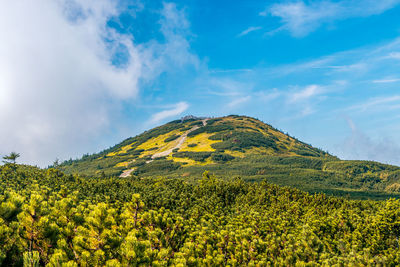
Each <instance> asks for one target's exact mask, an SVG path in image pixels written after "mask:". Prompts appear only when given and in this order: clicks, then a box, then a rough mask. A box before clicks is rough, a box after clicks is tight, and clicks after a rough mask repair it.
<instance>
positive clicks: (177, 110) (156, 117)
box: [150, 102, 189, 124]
mask: <svg viewBox="0 0 400 267" xmlns="http://www.w3.org/2000/svg"><path fill="white" fill-rule="evenodd" d="M188 107H189V104H188V103H186V102H179V103H177V104H175V105H174V106H173V107H172V108H169V109H166V110H163V111H160V112H157V113H155V114H153V115H152V116H151V119H150V123H151V124H157V123H160V122H161V121H163V120H165V119H167V118H171V117H176V116H178V115H180V114H182V113H183V112H184V111H185V110H187V109H188Z"/></svg>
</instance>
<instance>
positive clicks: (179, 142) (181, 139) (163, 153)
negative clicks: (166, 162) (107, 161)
mask: <svg viewBox="0 0 400 267" xmlns="http://www.w3.org/2000/svg"><path fill="white" fill-rule="evenodd" d="M208 120H209V119H204V120H202V123H203V126H201V127H204V126H206V125H207V121H208ZM199 128H200V126H198V125H196V126H194V127H193V128H191V129H189V130H187V131H186V132H185V133H184V134H182V135H181V136H179V138H178V139H177V140H176V141H175V142H176V145H175V146H173V147H172V148H170V149H167V150H165V151H161V152H158V153H155V154H153V155H152V156H151V160H148V161H146V163H150V162H152V161H153V160H154V159H156V158H161V157H166V156H168V155H169V154H171V153H172V151H174V149H179V148H181V147H182V145H183V143H184V142H185V140H186V137H187V135H188V134H189V133H191V132H193V131H195V130H197V129H199ZM135 169H136V168H132V169H129V170H125V171H124V172H123V173H122V174H121V175H120V176H119V177H128V176H129V175H131V173H132V172H133V171H134V170H135Z"/></svg>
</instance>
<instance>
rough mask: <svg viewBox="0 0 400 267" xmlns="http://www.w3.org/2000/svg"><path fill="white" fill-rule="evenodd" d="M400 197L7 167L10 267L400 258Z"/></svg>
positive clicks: (1, 236) (2, 198)
mask: <svg viewBox="0 0 400 267" xmlns="http://www.w3.org/2000/svg"><path fill="white" fill-rule="evenodd" d="M399 235H400V202H399V200H395V199H390V200H386V201H371V200H368V201H361V200H347V199H344V198H334V197H327V196H326V195H324V194H314V195H310V194H308V193H305V192H302V191H299V190H296V189H291V188H288V187H280V186H277V185H272V184H269V183H267V182H261V183H246V182H244V181H242V180H241V179H231V180H224V181H223V180H219V179H217V178H215V177H213V176H212V175H209V174H208V173H204V175H203V177H202V178H200V179H199V180H198V182H197V183H188V182H186V181H184V180H181V179H167V178H151V177H146V178H145V179H141V178H140V177H136V178H131V177H130V178H112V177H110V178H88V177H81V176H78V175H66V174H64V173H63V172H61V171H59V170H57V169H48V170H40V169H37V168H34V167H29V166H21V165H15V164H7V165H5V166H1V167H0V262H1V265H2V266H22V265H24V266H38V265H47V266H165V265H180V266H200V265H208V266H217V265H230V266H239V265H249V266H272V265H274V266H294V265H298V266H303V265H306V264H307V265H309V266H313V265H326V266H331V265H334V264H338V265H351V264H354V265H357V266H362V265H365V266H371V265H382V266H395V265H399V264H400V248H399V239H398V238H399Z"/></svg>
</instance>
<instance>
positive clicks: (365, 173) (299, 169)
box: [60, 116, 400, 198]
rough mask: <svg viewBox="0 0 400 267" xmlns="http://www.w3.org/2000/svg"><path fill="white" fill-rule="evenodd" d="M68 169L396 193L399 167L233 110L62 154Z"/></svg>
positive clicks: (381, 194) (374, 194) (358, 193)
mask: <svg viewBox="0 0 400 267" xmlns="http://www.w3.org/2000/svg"><path fill="white" fill-rule="evenodd" d="M60 168H61V169H62V170H64V171H66V172H67V173H80V174H86V175H90V176H93V175H94V176H121V177H128V176H139V177H150V176H169V177H180V178H184V179H186V180H192V181H194V180H196V179H197V177H199V176H200V174H201V173H202V172H204V171H205V170H209V171H210V172H212V173H214V174H216V175H217V176H220V177H224V178H227V179H228V178H233V177H237V176H240V177H242V178H243V179H244V180H247V181H262V180H267V181H269V182H273V183H276V184H280V185H289V186H293V187H297V188H300V189H303V190H306V191H309V192H321V191H322V192H326V193H333V194H337V195H351V196H355V197H361V198H363V197H374V198H380V197H388V196H397V194H398V192H400V168H398V167H396V166H390V165H386V164H381V163H377V162H370V161H343V160H339V159H338V158H337V157H334V156H332V155H329V154H328V153H326V152H324V151H322V150H320V149H317V148H314V147H312V146H310V145H308V144H305V143H303V142H301V141H299V140H297V139H295V138H293V137H290V136H289V135H287V134H284V133H282V132H281V131H279V130H277V129H275V128H273V127H272V126H270V125H267V124H265V123H263V122H261V121H259V120H257V119H254V118H250V117H245V116H227V117H222V118H214V119H204V118H198V119H197V118H191V119H188V120H183V121H182V120H175V121H172V122H170V123H167V124H165V125H162V126H159V127H157V128H154V129H152V130H149V131H146V132H144V133H143V134H141V135H138V136H135V137H132V138H128V139H126V140H125V141H123V142H122V143H120V144H118V145H116V146H114V147H112V148H109V149H107V150H105V151H103V152H101V153H98V154H94V155H85V156H83V157H82V158H81V159H79V160H69V161H66V162H64V163H63V164H62V165H61V166H60Z"/></svg>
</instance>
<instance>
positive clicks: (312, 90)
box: [288, 85, 322, 103]
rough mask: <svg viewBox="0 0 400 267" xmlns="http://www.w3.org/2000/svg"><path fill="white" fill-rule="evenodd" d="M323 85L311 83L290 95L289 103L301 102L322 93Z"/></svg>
mask: <svg viewBox="0 0 400 267" xmlns="http://www.w3.org/2000/svg"><path fill="white" fill-rule="evenodd" d="M321 92H322V90H321V87H320V86H318V85H309V86H307V87H305V88H304V89H303V90H301V91H298V92H295V93H292V94H290V95H289V99H288V101H289V103H294V102H301V101H305V100H308V99H310V98H311V97H313V96H316V95H319V94H321Z"/></svg>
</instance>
